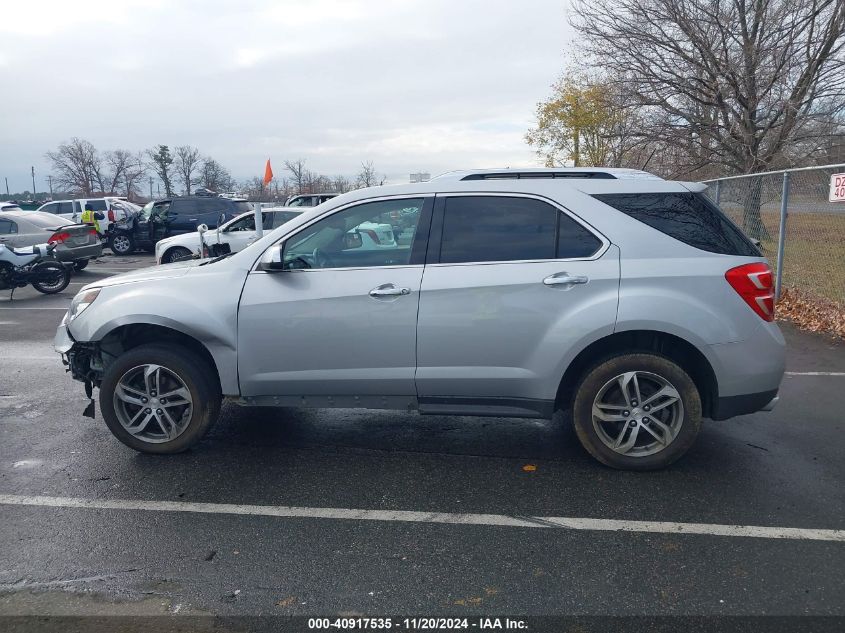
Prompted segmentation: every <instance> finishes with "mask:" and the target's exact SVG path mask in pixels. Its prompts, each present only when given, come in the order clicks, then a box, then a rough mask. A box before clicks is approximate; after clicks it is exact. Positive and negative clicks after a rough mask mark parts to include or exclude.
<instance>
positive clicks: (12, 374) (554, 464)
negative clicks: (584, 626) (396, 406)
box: [0, 255, 845, 617]
mask: <svg viewBox="0 0 845 633" xmlns="http://www.w3.org/2000/svg"><path fill="white" fill-rule="evenodd" d="M152 263H153V262H152V259H151V256H149V255H137V256H132V257H128V258H119V257H104V258H102V259H101V260H100V261H99V262H95V263H92V264H91V265H90V266H89V267H88V269H86V270H85V271H82V272H80V273H77V274H76V275H75V277H74V280H73V283H72V285H71V286H70V288H68V290H67V291H65V292H64V293H62V294H61V295H58V296H55V297H45V296H41V295H38V293H36V292H34V291H32V290H31V289H29V288H27V289H22V290H18V291H17V292H16V293H15V299H14V301H9V300H8V291H3V292H2V293H0V614H5V615H8V614H28V613H29V614H31V613H35V614H165V613H180V614H185V613H187V614H190V613H195V614H222V615H261V614H269V615H320V616H335V615H338V614H346V615H350V614H353V615H354V614H367V615H379V614H417V615H447V614H449V615H457V616H462V615H467V616H478V615H497V614H513V615H550V614H562V613H565V614H575V615H622V616H624V615H705V616H712V615H756V616H762V615H766V616H773V615H774V616H787V615H792V616H794V615H827V616H830V615H833V616H840V617H841V616H845V574H843V571H842V570H843V569H845V532H843V530H845V486H843V482H845V460H843V458H842V456H843V454H845V415H843V408H845V407H843V404H842V399H843V394H845V345H843V344H842V343H841V342H836V341H834V340H832V339H828V338H824V337H821V336H817V335H813V334H808V333H804V332H800V331H798V330H795V329H794V328H792V327H790V326H788V325H783V326H782V328H783V331H784V334H785V336H786V338H787V340H788V345H789V355H788V367H787V370H788V372H790V373H789V374H788V375H787V376H786V377H785V379H784V382H783V385H782V390H781V401H780V403H779V405H778V407H777V408H776V409H775V411H773V412H771V413H759V414H755V415H750V416H744V417H740V418H736V419H734V420H730V421H725V422H710V421H707V422H706V423H705V424H704V426H703V428H702V432H701V435H700V436H699V439H698V442H697V443H696V445H695V446H694V447H693V449H692V450H691V451H690V452H689V453H688V454H687V455H686V456H685V457H684V458H683V459H682V460H681V461H679V462H678V463H676V464H675V465H673V466H672V467H671V468H669V469H667V470H664V471H660V472H653V473H630V472H617V471H614V470H610V469H608V468H606V467H603V466H602V465H600V464H599V463H597V462H596V461H594V460H593V459H591V458H590V457H589V456H588V455H587V454H586V453H585V452H584V450H583V449H582V448H581V447H580V446H579V444H578V442H577V439H576V437H575V434H574V432H573V430H572V429H571V426H570V424H569V423H568V421H567V420H565V419H563V418H560V417H558V418H555V419H554V420H551V421H537V420H517V419H503V418H470V417H465V418H450V417H427V416H418V415H415V414H405V413H397V412H383V411H353V410H321V411H305V410H294V409H269V408H268V409H264V408H262V409H248V408H239V407H237V406H234V405H228V404H227V405H225V406H224V409H223V413H222V416H221V419H220V421H219V422H218V423H217V425H216V426H215V427H214V428H213V430H212V431H211V433H210V434H209V435H208V436H207V438H206V439H205V440H204V441H203V442H202V443H200V444H199V445H198V446H197V447H195V448H194V449H192V450H191V451H189V452H188V453H185V454H182V455H177V456H168V457H155V456H149V455H140V454H137V453H135V452H134V451H132V450H130V449H128V448H127V447H125V446H123V445H122V444H120V443H119V442H118V441H117V440H115V439H114V438H113V437H112V436H111V434H110V433H109V432H108V430H107V429H106V428H105V425H104V424H103V422H102V419H101V417H100V416H99V414H98V415H97V418H96V419H94V420H91V419H87V418H84V417H82V411H83V409H84V408H85V405H86V403H87V400H86V398H85V395H84V392H83V389H82V385H81V384H80V383H77V382H74V381H73V380H71V379H70V377H69V376H68V375H66V374H65V371H64V368H63V366H62V364H61V363H60V361H59V358H58V356H57V355H56V354H54V353H53V351H52V346H51V344H52V338H53V334H54V332H55V328H56V326H57V325H58V322H59V320H60V319H61V317H62V314H63V310H65V309H66V308H67V306H68V305H69V303H70V300H71V298H72V296H73V294H74V293H75V292H76V291H77V290H78V289H79V288H81V287H82V285H83V284H85V283H89V282H90V281H94V280H97V279H101V278H103V277H104V276H108V275H111V274H116V273H118V272H121V271H123V270H126V269H134V268H138V267H142V266H146V265H151V264H152ZM4 499H5V501H4ZM174 503H180V504H185V505H183V506H179V507H178V508H177V507H175V506H172V504H174ZM109 504H112V505H111V506H110V505H109ZM326 509H330V510H326ZM185 510H188V511H185ZM400 511H406V512H409V513H414V514H407V515H403V514H401V512H400ZM485 517H486V518H485ZM550 518H551V519H550ZM564 519H565V520H564ZM566 521H570V523H566ZM702 524H703V525H704V527H703V528H700V529H699V528H694V527H693V526H698V525H702ZM713 526H717V527H718V529H717V527H713ZM719 526H720V527H719ZM752 528H772V529H773V530H772V531H768V532H767V531H766V530H763V531H762V532H759V533H758V532H755V531H754V529H752ZM792 529H795V530H794V531H791V530H792ZM696 530H698V531H696ZM773 535H775V536H778V537H777V538H775V537H773ZM813 535H816V537H814V536H813ZM818 535H821V536H818Z"/></svg>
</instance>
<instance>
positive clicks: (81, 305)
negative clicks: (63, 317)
mask: <svg viewBox="0 0 845 633" xmlns="http://www.w3.org/2000/svg"><path fill="white" fill-rule="evenodd" d="M100 290H101V289H100V288H92V289H91V290H86V291H85V292H80V293H78V294H77V295H76V296H75V297H74V298H73V301H71V302H70V310H68V312H67V322H68V323H70V322H71V321H73V320H74V319H75V318H76V317H78V316H79V315H80V314H82V312H83V311H84V310H85V308H87V307H88V306H90V305H91V304H92V303H94V299H96V298H97V297H98V296H99V295H100Z"/></svg>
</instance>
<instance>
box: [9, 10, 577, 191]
mask: <svg viewBox="0 0 845 633" xmlns="http://www.w3.org/2000/svg"><path fill="white" fill-rule="evenodd" d="M564 8H565V7H564V6H563V5H562V4H561V3H560V2H558V0H533V1H532V2H531V3H489V2H484V1H482V0H462V1H461V2H457V3H456V2H450V1H449V0H427V1H423V0H389V1H378V0H364V1H357V0H350V1H340V0H313V1H309V2H304V1H301V0H296V1H294V0H282V1H279V0H275V1H274V0H243V1H241V2H236V1H231V2H230V1H225V0H183V1H180V2H166V1H165V0H158V1H156V2H150V1H144V2H141V1H140V0H137V1H136V0H127V1H123V2H116V1H115V0H110V1H106V0H77V1H76V2H72V3H68V2H65V1H63V2H40V1H37V0H36V1H34V2H30V3H16V4H13V5H10V7H9V8H8V10H7V11H6V12H5V13H4V16H3V21H2V22H0V33H2V34H3V37H2V38H1V39H0V81H2V85H3V86H4V87H5V98H4V99H3V100H0V121H2V122H3V125H0V147H2V148H3V151H2V152H0V176H3V175H8V176H9V179H10V188H13V189H15V188H17V189H19V190H23V189H25V188H29V186H31V185H29V186H27V183H28V182H29V167H30V165H34V166H35V168H36V173H37V174H40V177H44V176H46V175H47V173H48V171H49V165H48V164H46V162H45V160H44V153H45V152H46V151H47V150H50V149H52V148H54V147H55V146H56V145H58V143H60V142H62V141H63V140H67V139H69V138H70V137H72V136H80V137H83V138H87V139H88V140H90V141H92V142H93V143H94V144H95V145H96V146H97V147H99V148H101V149H104V150H105V149H113V148H118V147H119V148H127V149H143V148H146V147H150V146H152V145H154V144H156V143H167V144H170V145H179V144H186V143H187V144H191V145H195V146H197V147H199V148H200V150H201V151H202V152H203V153H206V154H210V155H212V156H214V157H215V158H216V159H217V160H219V161H220V162H221V163H223V164H224V165H226V166H227V167H229V169H230V170H231V171H232V172H233V174H235V175H236V176H237V177H239V178H246V177H251V176H253V175H255V174H257V173H258V171H259V170H260V169H261V167H262V166H263V164H264V160H266V156H267V155H270V156H271V157H272V158H273V160H274V162H275V163H278V164H280V163H281V162H282V161H283V160H284V159H285V158H297V157H302V158H305V159H307V160H308V164H309V167H310V168H311V169H313V170H315V171H321V172H326V173H342V174H353V173H355V172H356V171H357V169H358V167H359V165H360V162H361V161H362V160H372V161H374V162H375V164H376V167H377V168H378V169H379V171H381V172H385V173H388V174H389V175H390V176H391V179H393V178H396V179H400V178H406V177H407V171H408V170H409V169H410V170H411V171H417V170H423V171H431V172H437V171H445V170H448V169H455V168H466V167H474V166H486V165H493V166H502V165H514V166H516V165H524V164H533V163H535V162H536V161H535V158H534V156H533V154H532V152H531V151H530V148H528V147H527V146H526V145H525V142H524V138H523V137H524V133H525V130H526V129H527V128H528V126H529V125H530V124H531V121H532V118H533V113H534V109H535V105H536V103H537V102H538V101H539V100H541V99H543V98H544V97H545V96H546V94H547V93H548V90H549V85H550V84H551V83H552V82H553V81H554V79H555V77H556V75H557V74H558V72H559V71H560V69H561V67H562V65H563V62H564V58H563V54H562V51H563V50H564V47H565V45H566V43H567V39H568V38H569V31H568V27H567V26H566V23H565V16H564ZM12 86H13V87H14V89H13V90H10V88H9V87H12Z"/></svg>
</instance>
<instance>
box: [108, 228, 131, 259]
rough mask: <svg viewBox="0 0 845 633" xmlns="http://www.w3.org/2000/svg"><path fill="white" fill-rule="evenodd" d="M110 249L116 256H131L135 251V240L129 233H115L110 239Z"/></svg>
mask: <svg viewBox="0 0 845 633" xmlns="http://www.w3.org/2000/svg"><path fill="white" fill-rule="evenodd" d="M109 248H110V249H111V252H112V253H114V254H115V255H131V254H132V253H133V252H134V251H135V239H134V238H133V237H132V236H131V235H129V234H128V233H114V234H112V235H111V236H110V237H109Z"/></svg>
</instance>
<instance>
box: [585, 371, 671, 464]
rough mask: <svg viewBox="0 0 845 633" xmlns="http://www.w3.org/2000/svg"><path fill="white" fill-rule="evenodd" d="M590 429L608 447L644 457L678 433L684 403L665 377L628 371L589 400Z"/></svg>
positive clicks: (661, 448)
mask: <svg viewBox="0 0 845 633" xmlns="http://www.w3.org/2000/svg"><path fill="white" fill-rule="evenodd" d="M592 415H593V428H594V429H595V431H596V433H597V434H598V436H599V439H601V441H602V442H603V443H604V444H605V446H607V447H608V448H610V449H611V450H613V451H615V452H617V453H619V454H621V455H626V456H629V457H645V456H647V455H653V454H654V453H658V452H660V451H662V450H663V449H665V448H666V447H667V446H669V444H671V443H672V441H673V440H674V439H675V438H676V437H677V436H678V432H679V431H680V430H681V425H682V424H683V421H684V405H683V402H681V396H680V394H679V393H678V390H677V389H676V388H675V387H674V386H673V385H672V383H670V382H669V381H668V380H666V379H665V378H663V377H662V376H658V375H657V374H654V373H651V372H646V371H629V372H625V373H624V374H621V375H619V376H616V377H615V378H612V379H610V380H608V381H607V382H606V383H605V384H604V386H603V387H602V388H601V389H600V390H599V392H598V394H597V395H596V397H595V400H593V412H592Z"/></svg>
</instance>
